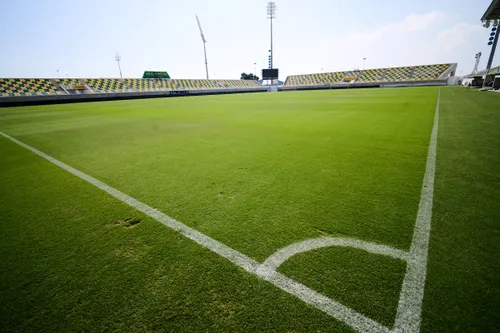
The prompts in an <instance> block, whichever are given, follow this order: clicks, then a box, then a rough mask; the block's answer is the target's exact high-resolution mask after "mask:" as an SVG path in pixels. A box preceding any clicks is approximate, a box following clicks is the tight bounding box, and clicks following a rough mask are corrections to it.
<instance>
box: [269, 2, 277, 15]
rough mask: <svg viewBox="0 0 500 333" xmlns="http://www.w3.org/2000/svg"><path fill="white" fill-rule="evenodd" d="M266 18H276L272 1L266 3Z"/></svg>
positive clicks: (274, 4)
mask: <svg viewBox="0 0 500 333" xmlns="http://www.w3.org/2000/svg"><path fill="white" fill-rule="evenodd" d="M267 18H269V19H273V18H276V3H275V2H274V1H269V2H268V3H267Z"/></svg>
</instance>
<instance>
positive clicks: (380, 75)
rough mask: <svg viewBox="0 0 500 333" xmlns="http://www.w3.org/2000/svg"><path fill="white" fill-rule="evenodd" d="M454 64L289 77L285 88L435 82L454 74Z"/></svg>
mask: <svg viewBox="0 0 500 333" xmlns="http://www.w3.org/2000/svg"><path fill="white" fill-rule="evenodd" d="M455 68H456V64H435V65H423V66H406V67H389V68H375V69H367V70H351V71H346V72H331V73H317V74H303V75H290V76H289V77H287V79H286V81H285V86H321V85H331V84H340V83H342V84H343V83H399V82H413V81H436V80H444V79H446V78H445V77H443V78H441V76H442V75H443V74H445V72H447V71H448V72H449V73H454V70H455Z"/></svg>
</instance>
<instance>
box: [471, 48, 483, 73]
mask: <svg viewBox="0 0 500 333" xmlns="http://www.w3.org/2000/svg"><path fill="white" fill-rule="evenodd" d="M481 55H482V53H481V52H479V53H476V56H475V58H476V62H475V63H474V69H473V70H472V74H476V73H477V68H478V67H479V61H480V60H481Z"/></svg>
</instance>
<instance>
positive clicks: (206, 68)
mask: <svg viewBox="0 0 500 333" xmlns="http://www.w3.org/2000/svg"><path fill="white" fill-rule="evenodd" d="M196 21H197V22H198V27H199V28H200V34H201V40H202V41H203V51H204V53H205V70H206V72H207V80H208V61H207V47H206V43H207V40H206V39H205V36H204V35H203V30H202V29H201V23H200V19H199V18H198V15H196Z"/></svg>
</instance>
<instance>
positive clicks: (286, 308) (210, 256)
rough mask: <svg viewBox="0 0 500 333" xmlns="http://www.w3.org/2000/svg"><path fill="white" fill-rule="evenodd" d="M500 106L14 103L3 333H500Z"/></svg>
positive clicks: (459, 97)
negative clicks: (60, 332) (71, 332)
mask: <svg viewBox="0 0 500 333" xmlns="http://www.w3.org/2000/svg"><path fill="white" fill-rule="evenodd" d="M499 166H500V94H494V93H484V92H479V91H474V90H466V89H464V88H461V87H442V88H438V87H423V88H394V89H352V90H351V89H348V90H324V91H307V92H304V91H298V92H286V93H285V92H283V93H254V94H238V95H219V96H216V95H214V96H198V97H186V98H165V99H163V98H158V99H144V100H132V101H130V100H129V101H112V102H93V103H79V104H61V105H47V106H30V107H16V108H3V109H0V179H1V180H0V182H1V191H0V244H1V246H0V274H1V279H0V283H1V284H0V304H2V311H0V331H5V332H8V331H13V332H14V331H16V332H17V331H23V332H24V331H26V332H53V331H95V332H102V331H129V332H154V331H165V332H219V331H220V332H395V333H396V332H419V331H420V332H500V311H499V310H498V309H500V275H499V272H500V260H499V257H500V227H499V221H500V168H499Z"/></svg>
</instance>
